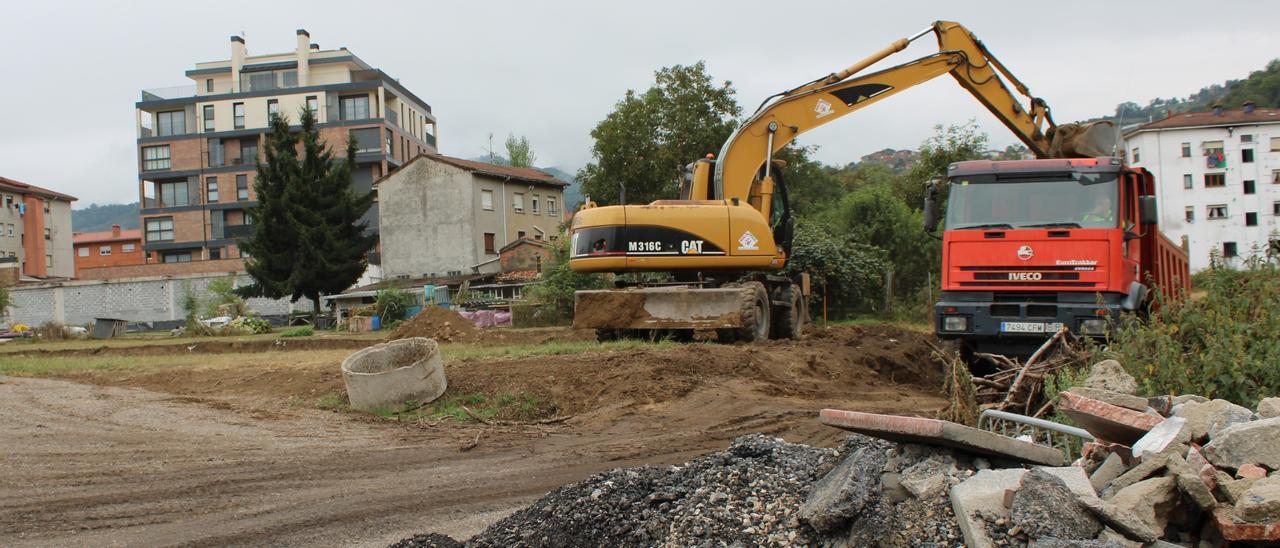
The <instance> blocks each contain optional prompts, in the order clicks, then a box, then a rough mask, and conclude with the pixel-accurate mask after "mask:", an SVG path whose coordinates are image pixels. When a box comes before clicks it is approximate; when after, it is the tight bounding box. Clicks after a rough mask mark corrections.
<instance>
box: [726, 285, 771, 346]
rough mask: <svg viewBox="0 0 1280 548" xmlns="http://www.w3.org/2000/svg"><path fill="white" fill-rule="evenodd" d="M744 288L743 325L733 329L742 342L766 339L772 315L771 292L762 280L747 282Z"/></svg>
mask: <svg viewBox="0 0 1280 548" xmlns="http://www.w3.org/2000/svg"><path fill="white" fill-rule="evenodd" d="M742 289H743V291H742V327H740V328H738V329H734V330H733V331H735V332H736V335H737V336H736V338H737V340H740V341H742V342H757V341H766V340H768V339H769V324H770V323H771V322H770V321H769V320H770V316H772V314H771V310H770V309H769V292H768V291H765V289H764V284H762V283H760V282H747V283H745V284H742Z"/></svg>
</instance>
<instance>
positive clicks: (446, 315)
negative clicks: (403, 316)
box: [389, 306, 482, 342]
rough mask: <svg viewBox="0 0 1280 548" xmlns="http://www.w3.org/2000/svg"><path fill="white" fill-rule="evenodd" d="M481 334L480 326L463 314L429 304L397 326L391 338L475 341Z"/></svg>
mask: <svg viewBox="0 0 1280 548" xmlns="http://www.w3.org/2000/svg"><path fill="white" fill-rule="evenodd" d="M481 334H482V332H481V331H480V328H478V327H476V325H475V324H474V323H471V320H468V319H466V318H464V317H462V315H461V314H458V313H457V312H454V311H452V310H449V309H447V308H441V307H438V306H428V307H424V308H423V309H422V312H419V313H418V314H417V315H416V316H414V317H412V318H409V320H408V321H406V322H404V324H402V325H401V326H400V327H398V328H396V330H395V332H393V333H391V336H390V337H389V338H390V339H392V340H395V339H407V338H410V337H427V338H429V339H435V340H436V341H439V342H475V341H478V340H480V337H481Z"/></svg>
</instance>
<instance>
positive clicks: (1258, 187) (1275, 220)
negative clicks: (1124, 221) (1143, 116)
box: [1125, 102, 1280, 272]
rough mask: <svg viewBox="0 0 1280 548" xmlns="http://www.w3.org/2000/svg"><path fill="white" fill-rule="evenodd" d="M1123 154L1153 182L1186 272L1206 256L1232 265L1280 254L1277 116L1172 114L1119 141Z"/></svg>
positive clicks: (1250, 109) (1267, 112)
mask: <svg viewBox="0 0 1280 548" xmlns="http://www.w3.org/2000/svg"><path fill="white" fill-rule="evenodd" d="M1125 152H1126V155H1127V159H1128V162H1129V163H1130V164H1131V165H1134V166H1140V167H1145V168H1147V169H1148V170H1150V171H1151V173H1152V174H1153V175H1155V178H1156V187H1157V188H1156V196H1157V202H1158V204H1159V209H1160V223H1161V225H1162V230H1164V232H1165V233H1166V234H1168V235H1169V237H1170V238H1173V239H1174V240H1175V241H1176V240H1178V239H1179V238H1181V239H1182V242H1183V245H1184V246H1185V247H1186V248H1187V250H1188V252H1189V254H1190V256H1191V270H1192V271H1193V272H1196V271H1200V270H1203V269H1205V268H1208V266H1209V257H1210V252H1211V251H1212V250H1217V251H1218V252H1219V253H1221V254H1222V256H1223V257H1224V258H1225V259H1226V260H1227V261H1228V262H1229V263H1233V264H1237V265H1238V264H1240V262H1241V258H1242V257H1247V256H1249V255H1251V254H1253V253H1255V252H1263V251H1265V250H1266V249H1267V248H1268V247H1271V248H1272V249H1276V250H1277V251H1280V109H1274V108H1254V105H1253V103H1251V102H1248V103H1245V104H1244V105H1243V108H1241V109H1237V110H1224V109H1222V108H1220V107H1219V108H1214V110H1213V111H1210V112H1192V113H1181V114H1174V115H1172V116H1170V117H1168V118H1165V119H1163V120H1157V121H1155V122H1151V123H1149V124H1145V125H1142V126H1139V127H1137V128H1135V129H1132V130H1130V131H1129V132H1128V133H1126V134H1125Z"/></svg>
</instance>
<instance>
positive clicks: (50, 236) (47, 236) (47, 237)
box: [44, 228, 53, 240]
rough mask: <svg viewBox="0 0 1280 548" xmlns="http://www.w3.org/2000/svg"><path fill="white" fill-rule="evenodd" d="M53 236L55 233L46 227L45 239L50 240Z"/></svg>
mask: <svg viewBox="0 0 1280 548" xmlns="http://www.w3.org/2000/svg"><path fill="white" fill-rule="evenodd" d="M51 238H53V233H52V232H50V231H49V229H47V228H46V229H44V239H46V240H48V239H51Z"/></svg>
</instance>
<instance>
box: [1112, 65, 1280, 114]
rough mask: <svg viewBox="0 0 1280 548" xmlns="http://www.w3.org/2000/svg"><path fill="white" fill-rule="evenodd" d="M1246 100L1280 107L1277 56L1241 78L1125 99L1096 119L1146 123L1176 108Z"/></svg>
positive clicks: (1193, 108) (1230, 104) (1231, 104)
mask: <svg viewBox="0 0 1280 548" xmlns="http://www.w3.org/2000/svg"><path fill="white" fill-rule="evenodd" d="M1245 101H1253V102H1254V103H1257V106H1259V107H1265V108H1274V107H1280V59H1275V60H1272V61H1271V62H1270V63H1267V67H1266V68H1264V69H1262V70H1257V71H1254V72H1251V73H1249V77H1248V78H1245V79H1244V80H1227V81H1226V82H1223V83H1221V84H1210V85H1208V86H1205V87H1203V88H1200V91H1197V92H1195V93H1192V94H1191V95H1188V96H1186V97H1171V98H1168V99H1163V98H1156V99H1152V100H1150V101H1148V102H1147V105H1146V106H1142V105H1139V104H1138V103H1135V102H1132V101H1127V102H1124V103H1120V104H1119V105H1116V110H1115V113H1113V114H1108V115H1106V116H1102V117H1100V118H1096V119H1097V120H1112V121H1120V120H1123V124H1125V125H1128V124H1132V123H1146V122H1147V121H1153V120H1161V119H1164V118H1165V117H1167V116H1170V115H1172V114H1174V113H1179V112H1197V111H1206V110H1209V109H1210V108H1212V107H1213V105H1215V104H1220V105H1222V106H1223V108H1227V109H1237V108H1240V105H1241V104H1242V103H1244V102H1245Z"/></svg>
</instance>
